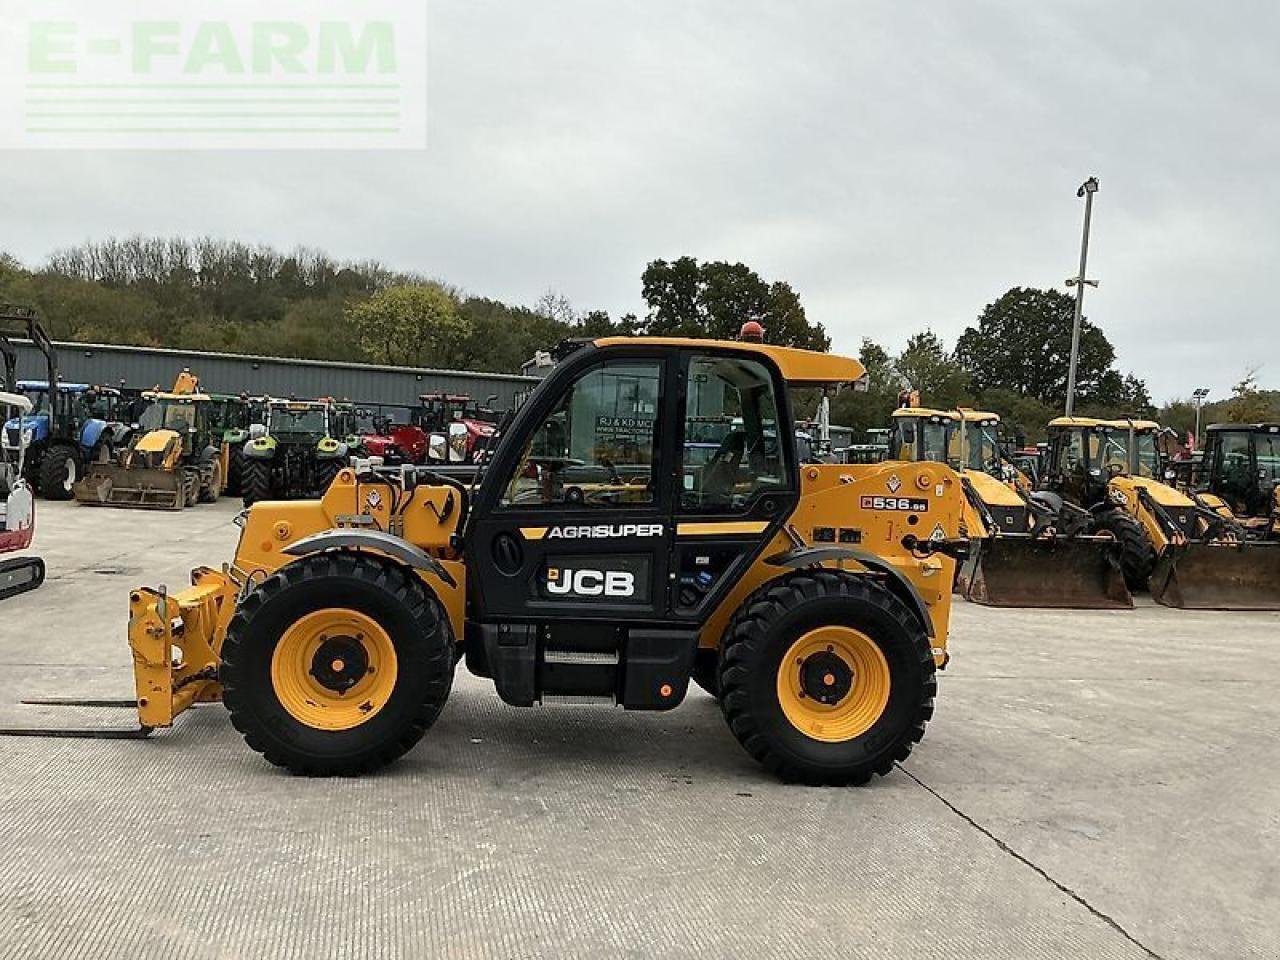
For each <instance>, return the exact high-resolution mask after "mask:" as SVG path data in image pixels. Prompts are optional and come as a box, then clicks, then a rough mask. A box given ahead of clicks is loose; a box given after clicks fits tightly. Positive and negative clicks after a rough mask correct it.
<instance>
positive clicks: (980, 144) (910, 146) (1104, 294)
mask: <svg viewBox="0 0 1280 960" xmlns="http://www.w3.org/2000/svg"><path fill="white" fill-rule="evenodd" d="M428 24H429V44H430V59H429V63H428V70H427V73H428V78H429V114H428V127H429V133H428V136H429V146H428V148H427V150H426V151H425V152H404V151H397V152H380V153H374V152H368V153H356V152H276V153H264V152H251V151H245V152H217V153H210V152H190V153H174V152H164V153H161V152H145V151H133V152H116V153H110V152H105V153H103V152H93V153H89V152H39V153H37V152H9V153H5V154H0V160H2V161H3V164H4V179H3V189H2V190H0V212H2V214H3V216H2V217H0V230H3V233H2V234H0V249H5V250H7V251H9V252H11V253H13V254H15V255H16V256H18V257H19V258H20V259H22V260H23V261H24V262H26V263H28V264H33V265H34V264H39V263H41V262H42V261H43V260H44V258H45V257H46V256H47V255H48V254H49V253H50V252H51V251H52V250H54V249H56V248H58V247H61V246H65V245H68V244H74V243H77V242H80V241H83V240H86V239H91V238H92V239H97V238H103V237H106V236H110V235H113V234H114V235H123V234H130V233H144V234H173V233H176V234H206V233H207V234H213V235H218V236H222V237H227V238H236V239H242V240H246V241H250V242H264V243H269V244H272V245H274V246H277V247H280V248H285V249H288V248H292V247H294V246H296V245H299V244H305V245H308V246H313V247H319V248H322V249H324V250H327V251H329V252H330V253H332V254H333V255H335V256H338V257H341V258H357V259H358V258H366V257H372V258H377V259H379V260H382V261H384V262H386V263H387V264H390V265H392V266H394V267H397V268H403V269H408V270H416V271H421V272H424V273H427V274H429V275H432V276H435V277H439V278H441V279H444V280H447V281H449V282H451V283H453V284H456V285H458V286H460V287H462V288H464V289H465V290H467V291H468V292H472V293H476V294H483V295H488V296H493V297H498V298H501V299H504V300H507V301H511V302H517V303H526V304H531V303H532V302H533V301H534V300H536V299H537V297H538V296H539V295H540V294H541V293H543V292H544V291H546V290H547V289H548V288H554V289H555V290H557V291H559V292H560V293H562V294H564V295H565V296H567V297H568V298H569V299H570V300H571V301H572V302H573V303H574V305H575V306H576V307H578V308H579V309H583V310H586V309H592V308H603V309H607V310H609V311H610V312H611V313H613V314H615V315H617V314H621V313H625V312H627V311H636V312H640V311H641V310H642V309H643V303H642V301H641V299H640V284H639V276H640V273H641V271H642V270H643V268H644V266H645V264H646V263H647V262H648V261H649V260H651V259H654V258H657V257H664V258H674V257H678V256H680V255H682V254H691V255H693V256H696V257H699V258H702V259H726V260H731V261H732V260H741V261H743V262H745V263H747V264H749V265H751V266H752V267H754V268H755V269H756V270H758V271H759V272H760V273H761V274H762V275H764V276H765V277H766V278H768V279H781V280H786V281H788V282H790V283H791V284H792V285H793V286H794V287H795V288H796V289H797V290H798V291H799V293H800V295H801V297H802V298H803V301H804V304H805V306H806V308H807V309H808V312H809V315H810V317H811V318H813V319H816V320H819V321H821V322H822V323H823V324H825V325H826V327H827V329H828V331H829V332H830V333H831V334H832V336H833V339H834V342H835V347H836V348H837V349H844V350H847V351H850V352H856V350H857V346H858V343H859V342H860V340H861V338H862V337H864V336H870V337H873V338H875V339H877V340H879V341H881V342H883V343H885V344H886V345H887V346H889V347H890V348H897V347H899V346H901V344H902V343H903V342H904V341H905V339H906V337H907V336H908V335H909V334H910V333H912V332H914V331H916V330H918V329H921V328H923V327H925V326H929V327H932V328H933V329H934V330H935V331H936V332H938V333H939V334H941V335H942V336H943V337H944V338H945V339H946V340H947V341H948V343H949V344H952V343H954V340H955V337H956V336H957V335H958V334H959V333H960V331H961V330H962V329H963V328H964V327H965V325H966V324H968V323H970V322H972V321H973V319H974V317H975V316H976V315H977V313H978V312H979V310H980V309H981V308H982V306H983V305H984V304H985V303H987V302H989V301H990V300H992V299H994V298H995V297H997V296H998V295H999V294H1000V293H1002V292H1003V291H1004V290H1005V289H1006V288H1008V287H1010V286H1014V285H1035V286H1055V285H1057V286H1061V285H1062V281H1063V280H1064V279H1065V278H1066V277H1068V276H1070V275H1072V274H1073V273H1074V272H1075V268H1076V259H1077V256H1078V246H1079V240H1080V236H1079V234H1080V225H1081V215H1082V212H1083V210H1082V201H1080V200H1077V199H1076V196H1075V190H1076V187H1077V186H1078V185H1079V184H1080V182H1081V181H1082V180H1084V178H1085V177H1086V176H1088V175H1090V174H1096V175H1097V176H1098V177H1099V178H1100V180H1101V184H1102V189H1101V192H1100V193H1099V195H1098V198H1097V202H1096V205H1095V217H1094V240H1093V246H1092V250H1091V258H1090V273H1091V275H1093V276H1095V277H1097V278H1099V279H1100V281H1101V286H1100V287H1099V289H1098V290H1096V291H1090V293H1089V300H1088V304H1087V310H1086V312H1087V313H1088V315H1089V316H1090V318H1091V319H1092V320H1093V321H1094V322H1095V323H1098V324H1099V325H1100V326H1102V327H1103V329H1104V330H1105V331H1106V333H1107V335H1108V336H1109V337H1110V338H1111V340H1112V342H1113V343H1115V344H1116V346H1117V349H1118V351H1119V362H1120V366H1121V368H1122V369H1125V370H1132V371H1134V372H1135V373H1137V374H1138V375H1139V376H1141V377H1143V378H1145V379H1146V380H1147V382H1148V384H1149V385H1150V386H1151V388H1152V393H1153V395H1154V396H1155V397H1156V398H1157V399H1160V400H1162V399H1167V398H1169V397H1172V396H1176V395H1186V394H1189V393H1190V391H1191V389H1192V388H1193V387H1196V386H1202V385H1203V386H1209V387H1211V388H1212V389H1213V391H1214V396H1215V397H1219V398H1220V397H1221V396H1223V395H1224V393H1225V392H1226V391H1227V390H1228V389H1229V387H1230V385H1231V383H1233V382H1234V381H1235V380H1238V379H1239V378H1240V376H1241V374H1242V373H1243V372H1244V371H1245V369H1246V368H1247V367H1250V366H1256V367H1259V368H1260V370H1259V377H1260V380H1261V382H1262V384H1263V385H1264V386H1268V387H1273V388H1280V360H1277V359H1276V356H1277V352H1276V349H1275V346H1276V341H1277V332H1278V328H1277V323H1276V314H1275V303H1276V295H1275V289H1276V283H1275V277H1276V274H1277V269H1276V264H1277V262H1280V186H1278V183H1280V176H1278V173H1280V123H1278V122H1277V106H1278V105H1280V57H1278V56H1277V53H1276V43H1277V40H1278V39H1280V7H1277V5H1276V4H1274V3H1223V4H1205V3H1203V2H1196V3H1191V2H1172V0H1151V2H1127V0H1105V2H1074V3H1066V2H1050V0H1045V2H1038V3H1028V2H1026V0H1008V2H986V3H977V2H959V0H946V2H943V0H938V2H929V3H926V2H910V0H875V2H867V0H839V2H834V0H832V2H828V0H792V2H778V0H773V2H767V3H766V2H754V0H715V2H710V0H636V2H630V0H579V2H569V0H566V2H551V0H507V2H497V0H431V3H430V6H429V18H428Z"/></svg>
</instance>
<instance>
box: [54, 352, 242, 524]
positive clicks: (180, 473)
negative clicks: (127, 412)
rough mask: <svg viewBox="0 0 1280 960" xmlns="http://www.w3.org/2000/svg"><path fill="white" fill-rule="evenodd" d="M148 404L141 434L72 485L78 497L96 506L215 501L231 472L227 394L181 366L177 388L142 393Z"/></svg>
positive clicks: (175, 506)
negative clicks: (212, 391)
mask: <svg viewBox="0 0 1280 960" xmlns="http://www.w3.org/2000/svg"><path fill="white" fill-rule="evenodd" d="M143 398H144V399H145V400H146V401H147V406H146V408H145V409H144V410H143V412H142V416H141V417H139V420H138V433H137V435H136V436H134V437H133V439H132V440H131V441H130V442H129V445H128V447H127V448H126V449H125V450H123V451H122V452H121V453H120V455H119V458H118V459H117V460H116V462H114V463H113V462H110V461H104V462H98V463H93V464H90V466H89V470H88V472H87V473H86V474H85V476H84V479H82V480H80V481H79V482H78V483H76V484H75V486H74V487H73V488H72V492H73V493H74V495H75V498H76V500H77V501H79V502H80V503H82V504H86V505H88V506H93V507H135V508H141V509H152V510H181V509H182V508H183V507H190V506H194V505H195V504H196V503H199V502H206V503H209V502H212V501H214V500H217V499H218V497H219V496H220V495H221V493H222V487H223V483H224V480H225V478H226V476H227V469H228V463H227V446H226V444H225V443H224V442H223V426H222V424H221V421H220V420H219V417H218V416H217V414H218V412H219V411H220V410H221V404H222V403H223V399H221V398H220V399H218V400H215V398H214V397H212V396H210V395H209V394H206V393H204V392H202V391H201V389H200V383H199V380H197V378H196V377H195V376H193V375H192V374H191V372H190V371H189V370H183V371H182V372H181V373H180V374H178V377H177V379H176V380H175V381H174V384H173V389H172V390H168V391H164V390H158V389H157V390H150V391H147V392H146V393H144V394H143Z"/></svg>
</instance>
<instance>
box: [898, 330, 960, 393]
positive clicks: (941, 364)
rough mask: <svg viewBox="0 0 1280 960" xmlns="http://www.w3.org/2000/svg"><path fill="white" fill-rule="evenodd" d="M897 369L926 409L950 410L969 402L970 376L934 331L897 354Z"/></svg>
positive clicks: (917, 336) (908, 344)
mask: <svg viewBox="0 0 1280 960" xmlns="http://www.w3.org/2000/svg"><path fill="white" fill-rule="evenodd" d="M894 368H895V369H896V370H897V372H898V374H899V376H900V377H901V378H902V379H903V380H905V381H906V382H907V383H908V384H909V385H910V386H911V389H913V390H918V391H919V392H920V398H921V402H922V403H924V404H925V406H929V407H939V408H943V409H950V408H952V407H955V406H958V405H960V404H961V403H963V402H965V401H966V400H967V399H968V392H969V374H968V372H967V371H966V370H965V369H964V367H962V366H961V365H960V364H959V363H958V362H957V361H956V359H955V358H954V357H953V356H952V355H951V354H950V353H948V352H947V348H946V347H945V346H944V345H943V343H942V341H941V340H940V339H938V336H937V335H936V334H935V333H934V332H933V331H932V330H925V331H924V332H923V333H917V334H915V335H914V336H912V337H911V339H909V340H908V341H907V345H906V347H905V349H903V351H902V353H900V354H898V358H897V360H896V361H894Z"/></svg>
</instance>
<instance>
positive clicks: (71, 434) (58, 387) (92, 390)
mask: <svg viewBox="0 0 1280 960" xmlns="http://www.w3.org/2000/svg"><path fill="white" fill-rule="evenodd" d="M0 321H9V322H14V321H17V322H20V323H21V324H23V325H24V327H25V329H18V330H13V329H9V328H0V340H3V341H4V342H5V345H6V346H8V347H9V348H10V349H12V344H11V343H10V340H11V338H14V337H25V338H26V339H29V340H30V341H31V343H32V344H33V345H34V346H35V348H36V349H37V350H39V351H40V353H41V354H42V355H43V356H44V359H45V366H46V368H47V376H46V378H45V379H44V380H19V381H17V382H16V383H13V384H6V387H7V388H8V389H9V390H11V391H14V392H16V393H19V394H22V395H23V396H25V397H26V398H27V399H29V400H30V401H31V410H30V411H29V412H28V413H25V414H23V415H22V416H20V417H14V418H12V419H10V420H8V421H6V422H5V425H4V433H3V437H0V442H2V443H3V445H4V449H5V450H6V451H17V450H19V449H21V448H22V447H24V446H25V447H26V458H25V467H24V470H23V474H24V477H25V478H26V480H27V482H28V483H29V484H30V485H31V486H32V487H33V488H35V489H36V490H37V491H38V492H39V493H40V495H41V496H43V497H44V498H45V499H47V500H70V499H71V497H72V492H71V488H72V486H73V485H74V484H75V482H76V481H77V480H78V479H79V478H80V477H81V476H82V475H83V474H84V470H85V466H86V465H87V464H89V463H92V462H94V461H95V460H110V459H112V458H113V457H114V453H115V446H116V444H117V443H118V442H119V441H120V440H121V438H122V437H123V436H124V434H125V433H126V431H127V428H126V427H125V426H124V425H123V424H121V423H120V421H119V419H118V417H119V410H120V407H121V397H120V391H119V390H118V389H116V388H115V387H97V386H92V385H90V384H87V383H61V382H59V380H58V357H57V351H55V350H54V347H53V343H52V342H51V341H50V340H49V337H48V335H46V334H45V332H44V329H43V328H42V327H41V326H40V324H39V322H38V321H37V320H36V318H35V315H34V313H33V312H31V311H28V310H18V309H13V308H6V309H5V310H4V311H3V316H0ZM50 384H53V385H54V387H53V389H52V390H51V389H50V387H49V385H50Z"/></svg>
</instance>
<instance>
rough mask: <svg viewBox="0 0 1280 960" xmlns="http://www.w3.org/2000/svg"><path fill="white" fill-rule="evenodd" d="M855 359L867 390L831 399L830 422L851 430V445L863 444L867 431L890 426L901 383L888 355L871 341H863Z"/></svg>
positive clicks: (849, 392) (839, 394)
mask: <svg viewBox="0 0 1280 960" xmlns="http://www.w3.org/2000/svg"><path fill="white" fill-rule="evenodd" d="M858 358H859V360H861V362H862V365H863V367H865V368H866V371H867V389H866V390H865V391H855V390H845V391H843V392H841V393H838V394H836V396H835V397H834V398H832V400H831V422H832V423H835V424H839V425H840V426H845V427H852V428H853V430H854V434H855V435H854V442H855V443H862V442H864V439H865V438H864V437H862V436H861V435H862V434H865V433H866V431H868V430H873V429H878V428H881V427H887V426H889V419H890V415H891V414H892V413H893V411H894V410H895V409H896V408H897V406H898V393H899V390H900V387H901V381H900V379H899V377H898V374H897V371H895V370H894V367H893V360H892V358H891V357H890V356H889V352H888V351H887V350H885V348H884V347H882V346H880V344H878V343H876V342H875V341H874V340H871V339H869V338H865V337H864V338H863V340H862V346H861V348H860V349H859V352H858Z"/></svg>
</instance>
